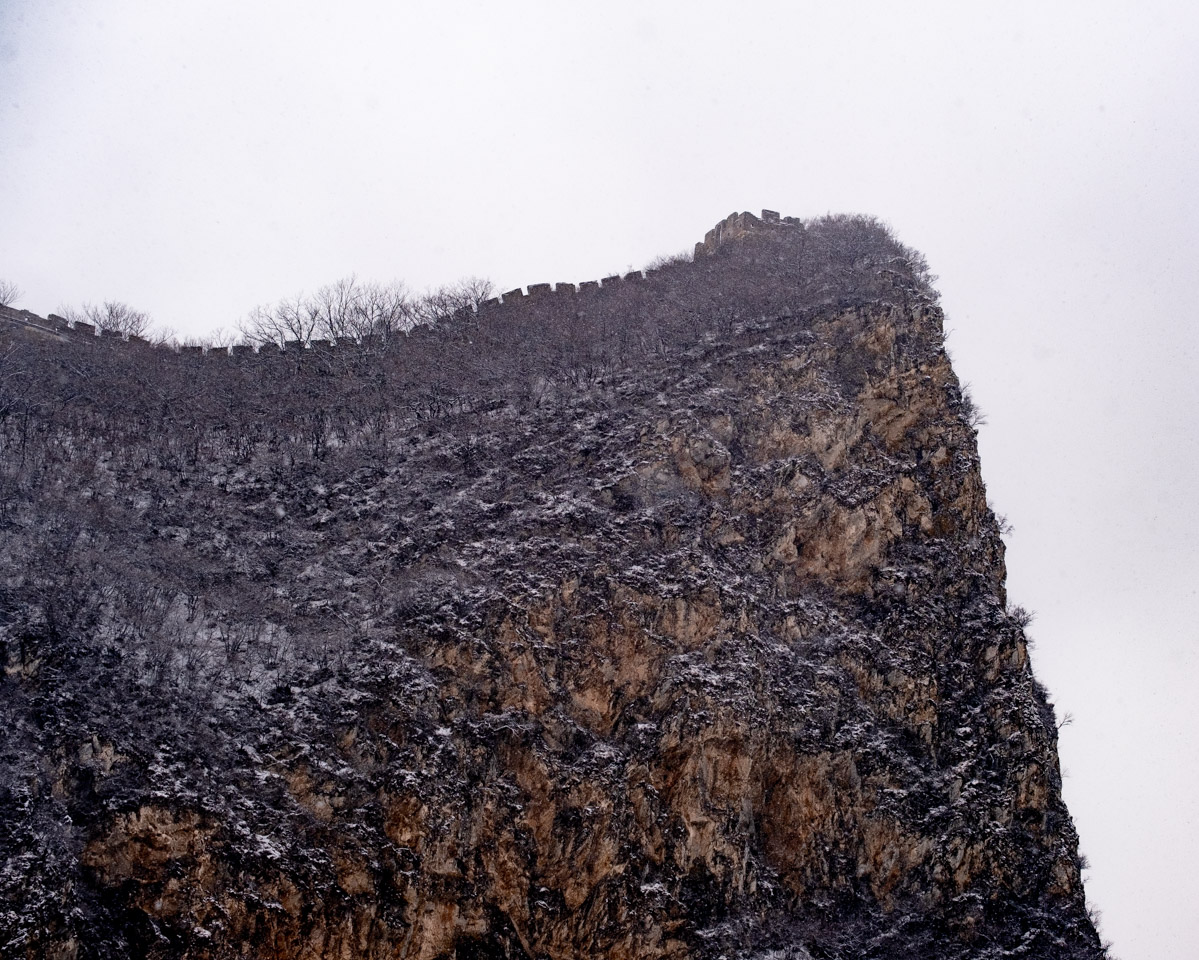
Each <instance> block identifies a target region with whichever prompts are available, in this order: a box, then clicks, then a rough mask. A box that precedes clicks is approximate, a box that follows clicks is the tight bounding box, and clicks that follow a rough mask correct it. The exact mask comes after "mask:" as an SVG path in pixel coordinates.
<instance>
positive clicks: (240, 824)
mask: <svg viewBox="0 0 1199 960" xmlns="http://www.w3.org/2000/svg"><path fill="white" fill-rule="evenodd" d="M610 281H614V282H606V283H605V284H604V285H603V287H597V288H596V289H595V290H592V291H590V293H588V290H587V289H586V288H582V289H580V290H578V291H577V292H576V291H574V290H573V288H571V290H570V291H569V296H567V293H568V292H567V291H565V290H562V289H559V290H552V291H551V290H549V289H548V288H547V289H545V290H542V289H540V288H530V291H529V293H528V294H527V295H525V294H524V293H523V292H519V291H514V292H513V293H512V294H510V295H506V296H505V298H504V303H502V304H500V303H491V304H485V305H483V306H481V307H480V309H479V311H478V313H477V314H474V313H471V314H470V315H469V316H466V315H460V316H457V317H455V318H452V319H450V320H447V321H446V323H445V324H444V327H443V328H441V329H438V330H434V331H416V332H414V333H413V334H412V335H411V337H410V338H409V340H408V341H407V342H406V343H405V344H404V345H403V346H402V348H399V349H402V350H406V351H408V352H407V353H406V354H404V356H409V357H410V356H418V357H424V358H427V357H429V356H434V357H441V358H451V357H453V358H458V359H456V360H455V361H454V363H456V364H460V366H458V367H454V369H456V370H458V371H459V372H458V373H457V374H454V375H453V376H451V377H450V380H451V382H449V383H445V382H441V381H437V380H432V379H428V380H424V381H421V382H419V383H418V382H416V381H415V380H410V379H406V376H407V375H406V374H403V375H402V374H401V373H397V372H396V371H397V370H400V369H401V368H402V364H403V363H404V362H406V361H404V360H403V359H402V358H400V359H396V354H394V353H389V352H386V351H384V352H382V353H380V354H378V355H376V354H375V353H373V352H371V351H368V350H366V349H365V346H358V347H352V345H348V344H347V345H344V350H343V352H342V354H340V355H339V354H338V352H337V349H336V348H334V349H332V350H331V351H324V352H321V351H318V350H312V349H308V350H299V351H295V350H293V351H292V353H290V354H288V353H287V352H286V351H285V352H283V353H282V354H279V355H278V356H275V355H273V354H272V356H271V357H269V358H262V357H255V358H246V357H243V361H242V365H241V366H238V363H239V361H237V360H236V358H234V357H229V358H226V359H223V360H211V359H207V358H205V359H198V358H194V357H187V356H176V355H174V354H171V355H170V356H163V355H161V351H150V350H148V349H146V348H140V347H136V346H133V345H130V344H127V343H123V344H120V345H114V344H111V343H103V342H102V341H101V339H100V338H88V340H87V342H80V341H79V339H78V337H75V336H73V335H72V334H71V332H69V331H66V332H63V331H60V332H59V334H58V335H59V336H61V337H63V338H64V340H65V342H59V341H58V340H57V339H53V338H47V337H46V336H44V335H41V334H39V335H38V337H37V338H36V339H33V338H30V337H29V336H26V335H25V334H23V333H21V332H19V331H17V329H16V327H14V328H13V330H12V331H10V332H9V333H8V334H7V335H8V336H9V338H10V349H9V353H8V354H7V356H8V357H9V361H8V362H9V365H10V366H9V368H8V369H9V370H10V371H11V376H10V377H9V379H8V380H6V381H5V382H6V383H9V384H18V385H20V386H19V389H17V388H12V387H10V388H9V394H8V395H7V399H6V400H5V405H4V412H5V419H4V426H5V434H4V436H5V440H4V453H3V457H4V459H3V464H4V483H5V485H6V487H5V493H6V498H5V503H6V507H5V513H4V517H3V522H4V524H5V535H4V538H3V547H2V548H0V549H2V553H0V564H2V567H0V569H2V571H3V576H4V595H3V605H2V607H0V613H2V617H3V621H2V622H3V633H2V634H0V636H2V637H3V642H4V646H5V650H4V653H5V656H6V660H7V668H6V675H5V678H4V680H3V687H4V689H3V691H2V692H3V697H2V702H3V705H4V706H3V710H4V718H3V720H4V734H3V736H4V741H3V755H2V757H0V763H2V764H3V767H2V768H0V769H2V771H3V780H2V781H0V782H2V783H3V787H2V788H0V789H3V791H4V793H3V796H2V797H0V799H2V801H3V810H4V811H5V812H4V814H3V823H2V828H0V829H2V833H0V845H2V846H0V849H2V850H3V853H4V856H5V867H4V873H3V875H2V876H0V887H2V888H3V894H4V895H3V900H4V902H6V903H8V904H10V906H9V907H7V908H3V911H2V912H0V944H3V953H4V955H5V956H9V955H11V956H27V957H43V956H46V957H112V956H138V957H142V956H150V957H183V956H186V957H212V958H217V957H226V956H244V955H251V956H256V957H264V958H280V960H282V958H301V957H302V958H332V957H347V958H348V957H363V958H382V957H404V958H413V960H435V958H441V957H449V956H455V957H459V958H463V960H466V958H493V957H530V958H532V957H550V958H565V957H576V956H596V957H600V956H602V957H614V958H617V957H619V958H646V960H648V958H657V957H679V958H681V957H718V956H735V955H758V954H764V953H766V952H767V951H777V950H784V951H787V952H788V953H789V954H790V955H792V956H797V957H804V956H810V957H842V958H850V957H855V958H856V957H904V956H911V957H967V956H969V957H999V956H1009V955H1010V956H1035V957H1098V956H1100V955H1101V950H1100V947H1099V944H1098V940H1097V938H1096V936H1095V932H1094V929H1093V927H1092V925H1091V923H1090V921H1089V919H1088V917H1087V914H1086V909H1085V903H1084V896H1083V890H1082V887H1081V883H1080V879H1079V868H1078V860H1077V839H1076V837H1075V834H1074V831H1073V827H1072V825H1071V822H1070V818H1069V816H1068V814H1067V811H1066V809H1065V807H1064V806H1063V804H1062V801H1061V797H1060V776H1059V772H1058V762H1057V756H1056V728H1055V724H1054V719H1053V714H1052V708H1051V707H1050V706H1049V705H1048V703H1047V702H1046V698H1045V693H1044V691H1043V690H1042V689H1041V688H1040V687H1039V686H1038V684H1037V683H1036V681H1035V679H1034V677H1033V675H1032V673H1031V670H1030V667H1029V663H1028V656H1027V651H1026V647H1025V641H1024V637H1023V634H1022V631H1021V627H1020V623H1019V620H1018V618H1016V617H1014V616H1013V615H1012V614H1010V613H1009V612H1008V610H1007V606H1006V598H1005V594H1004V565H1003V545H1002V542H1001V540H1000V538H999V532H998V529H997V525H996V520H995V517H994V515H993V514H992V513H991V511H990V510H989V508H988V506H987V503H986V497H985V492H984V488H983V484H982V480H981V477H980V473H979V464H978V457H977V450H976V446H975V436H974V431H973V428H972V426H971V425H970V422H969V416H968V414H969V410H968V404H967V403H965V402H964V401H963V398H962V396H961V392H960V389H959V386H958V383H957V381H956V378H955V377H954V374H953V371H952V369H951V367H950V363H949V360H948V357H947V355H946V353H945V351H944V348H943V343H942V316H941V313H940V310H939V308H938V307H937V306H936V303H935V300H934V299H933V297H934V295H933V293H932V291H931V290H930V289H929V288H928V284H927V276H926V273H925V272H924V271H923V267H922V264H921V263H920V262H919V260H918V258H917V257H915V256H914V255H913V254H912V253H911V251H906V250H904V249H903V248H902V247H900V246H899V245H898V244H896V243H895V242H894V241H893V240H891V239H890V238H889V236H887V235H885V233H884V234H880V233H879V231H878V229H877V227H876V226H875V225H871V224H869V223H867V222H841V223H829V222H823V223H820V222H818V223H812V224H803V223H800V222H798V221H790V220H788V221H781V220H779V219H778V218H775V217H773V216H771V215H769V214H766V215H764V217H763V218H762V219H758V218H754V217H751V216H749V215H747V214H742V215H736V216H734V217H730V218H729V219H727V220H726V221H724V222H722V224H721V225H720V226H719V227H718V229H717V230H716V231H713V233H711V234H709V236H708V238H707V239H706V240H705V242H704V243H703V244H701V245H699V247H698V248H697V252H696V258H695V261H694V262H693V263H679V264H675V265H673V266H669V267H667V268H665V269H664V270H662V271H659V272H657V273H655V274H653V275H651V276H648V277H646V278H627V279H626V280H624V281H615V278H610ZM605 290H607V291H609V292H608V293H605V292H604V291H605ZM630 291H634V292H630ZM587 296H591V297H592V299H590V300H586V299H585V298H586V297H587ZM604 297H606V298H607V299H604ZM587 304H590V306H588V305H587ZM663 304H669V306H670V309H669V310H666V309H665V308H664V307H662V305H663ZM35 320H36V318H35ZM24 322H25V323H26V324H28V323H29V322H32V321H29V319H28V318H25V320H24ZM35 325H36V324H35ZM668 327H669V333H662V331H664V330H666V329H667V328H668ZM651 333H652V334H653V335H652V336H650V334H651ZM614 343H615V344H618V346H615V347H614V346H612V344H614ZM484 344H486V349H481V346H482V345H484ZM497 345H498V346H497ZM505 345H506V346H505ZM106 350H107V351H108V353H104V352H103V351H106ZM505 350H507V352H505ZM479 353H481V354H482V355H483V356H484V357H485V360H481V361H477V362H476V365H475V366H469V363H468V360H469V358H470V357H471V355H472V354H479ZM318 355H319V356H318ZM339 356H340V357H341V358H342V359H338V357H339ZM346 357H352V358H353V359H352V361H351V360H347V359H345V358H346ZM463 357H466V358H468V359H462V358H463ZM289 358H290V359H289ZM251 361H253V362H254V363H255V364H256V365H255V366H250V367H247V366H245V364H248V363H250V362H251ZM420 362H421V363H422V364H423V363H424V360H421V361H420ZM445 362H446V364H447V366H450V364H449V361H448V360H446V361H445ZM397 364H398V365H399V366H397ZM404 369H406V368H404ZM422 369H423V366H422ZM214 371H215V372H214ZM489 378H494V380H491V379H489ZM382 382H385V383H386V384H387V386H386V389H382V388H381V389H380V390H378V396H379V397H387V396H391V395H392V394H396V395H398V394H402V395H403V396H404V397H409V398H413V399H411V402H410V403H407V405H403V404H402V405H400V406H399V407H394V408H393V407H392V406H387V405H384V406H374V407H371V406H369V404H368V403H367V401H366V400H365V399H363V398H364V397H367V396H368V394H369V390H368V388H369V386H370V385H371V384H377V383H382ZM463 384H470V388H469V389H465V388H464V387H463V386H462V385H463ZM214 385H216V386H215V387H214ZM220 385H224V387H223V390H222V389H220ZM189 390H194V391H196V392H195V393H194V395H193V394H189V393H188V392H187V391H189ZM39 391H40V392H39ZM114 392H115V394H114ZM114 395H118V396H120V397H121V400H120V401H114V400H113V396H114ZM369 395H370V396H374V395H375V394H369ZM297 396H299V397H302V398H304V399H303V404H302V405H300V406H298V407H296V409H295V410H293V411H292V412H291V413H288V414H286V415H284V414H282V413H278V410H282V409H283V407H284V406H285V405H286V403H290V402H292V400H291V398H294V397H297ZM347 396H353V397H354V398H356V400H355V403H358V404H361V405H362V406H360V407H354V406H353V405H352V404H348V403H346V402H345V398H346V397H347ZM447 397H449V398H450V399H446V398H447ZM188 398H190V399H188ZM280 398H282V399H280ZM430 398H433V399H434V400H436V402H433V400H431V399H430ZM181 400H185V401H186V402H184V403H181ZM379 403H380V404H384V400H382V399H380V400H379ZM344 408H349V410H350V412H348V413H347V412H345V409H344ZM289 409H290V408H289ZM380 410H383V411H385V413H386V415H384V414H383V413H380ZM247 411H253V414H252V415H248V414H247ZM314 411H315V412H319V414H320V415H319V416H317V415H316V413H315V412H314ZM155 416H158V417H159V418H160V419H158V420H155V419H154V418H155ZM339 424H340V425H341V426H340V427H339V426H338V425H339ZM318 429H319V431H320V435H319V436H318V435H317V433H316V432H314V431H317V430H318Z"/></svg>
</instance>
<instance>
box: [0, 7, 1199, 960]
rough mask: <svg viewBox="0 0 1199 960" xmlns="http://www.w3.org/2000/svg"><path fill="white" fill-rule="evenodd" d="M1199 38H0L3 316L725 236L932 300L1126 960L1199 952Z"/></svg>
mask: <svg viewBox="0 0 1199 960" xmlns="http://www.w3.org/2000/svg"><path fill="white" fill-rule="evenodd" d="M1196 9H1197V8H1196V6H1195V5H1194V4H1193V3H1183V2H1176V3H1162V2H1151V0H1141V2H1137V3H1105V2H1096V0H1090V2H1085V3H1083V2H1059V3H1053V2H1050V0H1041V2H1038V3H1027V4H1025V3H1005V4H988V5H985V7H984V5H981V4H966V3H961V2H952V3H896V2H888V3H854V2H841V3H828V2H822V3H805V2H786V3H783V2H779V3H773V4H766V3H757V4H755V3H741V4H732V3H728V2H722V3H719V4H716V3H703V2H695V0H692V2H687V3H669V4H667V3H653V2H646V0H642V2H638V3H625V2H612V0H608V2H605V3H594V4H587V5H585V6H584V5H582V4H577V5H576V4H563V3H549V2H546V3H532V2H524V3H519V2H510V3H505V4H497V3H456V2H447V0H439V2H434V3H406V2H377V3H372V2H352V0H351V2H347V0H342V2H340V3H336V4H335V3H329V2H328V0H324V2H321V3H310V2H304V0H287V2H247V0H236V2H232V0H204V2H199V0H172V2H169V3H164V2H161V0H155V2H138V0H90V2H71V0H0V278H6V279H9V280H12V281H14V282H16V283H17V284H19V285H20V286H21V287H22V288H23V290H24V291H25V295H24V297H23V299H22V300H21V302H20V303H19V305H20V306H24V307H26V308H28V309H31V310H33V311H35V312H37V313H41V314H43V315H44V314H45V313H47V312H50V311H53V310H55V309H56V308H58V307H60V306H64V305H78V304H79V303H81V302H83V301H93V302H94V301H99V300H104V299H117V300H123V301H126V302H128V303H130V304H132V305H134V306H136V307H139V308H142V309H145V310H147V311H149V312H150V313H152V314H153V316H154V317H155V319H156V320H157V321H159V322H160V323H161V324H164V325H166V326H169V327H173V328H174V329H175V330H176V331H177V332H178V333H179V335H181V336H196V335H201V334H206V333H211V332H212V331H214V330H215V329H217V328H219V327H224V328H226V329H231V328H233V327H234V326H235V325H236V323H237V321H238V319H239V318H240V317H242V316H243V315H244V314H245V313H246V312H247V311H248V310H249V309H250V308H251V307H253V306H255V305H256V304H260V303H265V302H268V301H273V300H276V299H278V298H280V297H282V296H285V295H290V294H294V293H298V292H300V291H303V290H311V289H313V288H315V287H317V286H319V285H321V284H322V283H325V282H328V281H331V280H334V279H336V278H338V277H341V276H344V275H346V274H349V273H351V272H356V273H357V274H358V275H359V276H360V277H363V278H370V279H378V280H391V279H402V280H405V281H407V282H408V283H409V284H410V285H412V286H413V287H415V288H418V289H419V288H422V287H426V286H430V285H434V284H438V283H442V282H447V281H451V280H454V279H456V278H458V277H460V276H463V275H466V274H475V275H481V276H486V277H489V278H491V279H492V280H493V281H495V283H496V284H497V286H498V287H499V288H500V289H509V288H511V287H515V286H518V285H527V284H529V283H537V282H543V281H565V280H572V281H580V280H589V279H595V278H597V277H600V276H603V275H605V274H608V273H612V272H614V271H616V270H621V269H624V268H627V267H629V266H641V265H643V264H644V263H645V262H646V261H648V260H650V259H651V258H653V257H654V256H656V255H658V254H663V253H673V252H676V251H679V250H682V249H685V248H690V246H691V245H692V244H693V243H694V242H695V241H696V240H698V239H700V238H702V236H703V234H704V232H705V231H706V230H707V229H709V228H710V227H711V226H712V225H713V224H714V223H715V222H716V221H717V220H718V219H720V218H722V217H724V216H725V215H726V214H728V213H730V212H732V211H734V210H752V211H755V212H756V211H758V210H760V209H761V208H763V207H769V208H771V209H775V210H779V211H781V212H782V213H783V214H785V215H796V216H812V215H817V214H822V213H826V212H830V211H833V212H863V213H871V214H875V215H877V216H879V217H881V218H883V219H885V220H887V221H888V222H889V223H891V225H892V226H893V227H894V228H895V229H896V231H897V232H898V234H899V235H900V237H901V238H902V239H903V240H904V241H905V242H907V243H909V244H911V245H913V246H915V247H917V248H919V249H920V250H922V251H923V252H924V253H925V254H926V255H927V256H928V259H929V261H930V263H931V265H932V267H933V270H934V271H935V272H936V273H938V274H939V275H940V277H941V280H940V284H939V285H940V288H941V290H942V292H943V294H944V305H945V308H946V311H947V314H948V317H949V320H948V326H949V327H950V328H951V329H952V331H953V332H952V334H951V336H950V340H949V345H950V349H951V351H952V353H953V356H954V361H955V366H956V368H957V370H958V372H959V375H960V376H961V377H962V379H963V380H966V381H969V382H970V383H971V389H972V392H973V394H974V397H975V399H976V401H977V402H978V403H979V405H980V406H981V408H982V409H983V411H984V412H985V413H986V414H987V415H988V417H989V421H988V423H987V424H986V425H985V426H984V427H983V428H982V430H981V447H982V455H983V473H984V478H985V479H986V481H987V486H988V491H989V494H990V497H991V500H992V502H993V504H994V506H995V508H996V509H997V510H998V511H999V512H1001V513H1003V514H1005V515H1006V516H1007V518H1008V519H1009V520H1010V521H1011V523H1012V524H1013V525H1014V528H1015V530H1014V533H1013V534H1011V535H1010V536H1009V537H1008V538H1007V539H1008V544H1009V552H1008V568H1009V584H1010V591H1011V595H1012V600H1013V602H1015V603H1019V604H1022V605H1024V606H1027V607H1029V608H1030V609H1032V610H1034V611H1035V612H1036V613H1037V614H1038V618H1037V620H1036V622H1035V623H1034V625H1033V627H1032V634H1033V636H1034V637H1035V639H1036V645H1035V647H1034V651H1033V656H1034V667H1035V669H1036V671H1037V673H1038V675H1039V676H1040V677H1041V678H1042V680H1043V681H1044V682H1045V683H1046V685H1047V686H1048V687H1049V689H1050V691H1051V694H1052V695H1053V697H1054V699H1055V701H1056V703H1057V708H1058V713H1059V716H1062V715H1064V714H1066V713H1069V714H1071V715H1072V716H1073V718H1074V720H1073V722H1072V723H1071V724H1070V725H1068V726H1066V727H1064V728H1063V730H1062V735H1061V755H1062V763H1063V766H1064V768H1065V771H1066V774H1067V779H1066V781H1065V791H1066V800H1067V803H1068V805H1069V807H1070V810H1071V812H1072V813H1073V815H1074V818H1075V822H1076V824H1077V826H1078V829H1079V833H1080V835H1081V838H1082V849H1083V851H1084V853H1085V854H1086V855H1087V856H1088V857H1089V858H1090V861H1091V864H1092V866H1091V870H1090V871H1089V873H1088V874H1087V889H1088V898H1089V900H1090V902H1091V903H1092V904H1093V905H1095V906H1097V907H1098V908H1099V909H1100V910H1101V911H1102V913H1103V920H1102V926H1101V930H1102V933H1103V935H1104V936H1105V937H1107V938H1109V939H1110V940H1111V941H1112V942H1113V945H1114V949H1115V954H1116V955H1117V956H1119V957H1120V958H1122V960H1139V958H1144V960H1150V958H1164V957H1183V956H1187V955H1191V954H1192V953H1193V951H1194V949H1195V947H1194V945H1195V943H1196V942H1199V910H1196V909H1195V902H1196V893H1197V891H1196V883H1195V880H1194V877H1195V874H1196V870H1197V869H1199V830H1197V829H1196V827H1197V822H1196V821H1197V814H1199V743H1197V740H1196V725H1197V720H1199V710H1197V708H1196V706H1195V705H1194V701H1195V700H1196V696H1195V694H1196V691H1199V659H1197V657H1196V639H1197V636H1196V634H1197V633H1199V626H1197V625H1199V595H1197V593H1196V591H1197V589H1199V556H1197V554H1199V546H1197V544H1199V509H1197V507H1196V496H1195V484H1194V483H1193V480H1192V478H1193V473H1194V470H1195V468H1196V464H1197V459H1199V456H1197V454H1199V450H1197V443H1196V438H1197V428H1196V421H1195V412H1196V411H1197V410H1199V386H1197V380H1199V378H1197V377H1196V373H1197V372H1199V363H1197V360H1199V325H1197V324H1196V322H1195V312H1196V304H1199V206H1197V192H1196V185H1195V177H1196V173H1197V171H1199V140H1197V134H1199V123H1197V119H1199V107H1197V106H1196V103H1197V94H1199V52H1197V51H1199V35H1197V34H1199V29H1197V25H1199V13H1196V12H1195V11H1196Z"/></svg>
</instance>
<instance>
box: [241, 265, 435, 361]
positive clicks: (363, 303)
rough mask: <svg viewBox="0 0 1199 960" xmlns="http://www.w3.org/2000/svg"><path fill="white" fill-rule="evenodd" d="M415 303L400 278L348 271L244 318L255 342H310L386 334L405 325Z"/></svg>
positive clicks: (244, 332)
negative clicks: (366, 278) (385, 280)
mask: <svg viewBox="0 0 1199 960" xmlns="http://www.w3.org/2000/svg"><path fill="white" fill-rule="evenodd" d="M414 322H416V321H415V318H414V305H413V301H412V298H411V297H410V296H409V294H408V292H407V290H406V289H405V287H404V285H403V284H401V283H398V282H396V283H390V284H379V283H373V282H363V281H360V280H358V278H357V277H355V276H353V275H351V276H348V277H344V278H342V279H341V280H338V281H336V282H334V283H330V284H328V285H326V286H323V287H321V288H320V289H319V290H317V291H316V293H314V294H311V295H305V294H300V295H297V296H295V297H291V298H289V299H286V300H280V301H279V302H278V303H276V304H273V305H268V306H262V307H257V308H255V309H254V310H253V311H251V312H250V314H249V315H248V316H247V317H246V318H245V320H243V321H242V323H241V324H240V329H241V333H242V335H243V336H244V337H245V338H246V340H247V341H249V342H251V343H257V344H267V343H275V344H280V345H281V344H284V343H286V342H288V341H300V342H302V343H308V342H309V341H311V340H315V339H325V340H361V339H363V338H365V337H368V336H377V337H382V338H388V337H390V336H392V335H394V334H396V333H400V332H403V331H406V330H407V329H409V328H410V327H411V326H412V325H413V323H414Z"/></svg>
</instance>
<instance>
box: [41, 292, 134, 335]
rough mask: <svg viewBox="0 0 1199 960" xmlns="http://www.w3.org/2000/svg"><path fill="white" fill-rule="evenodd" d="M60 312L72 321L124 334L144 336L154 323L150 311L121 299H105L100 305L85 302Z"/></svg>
mask: <svg viewBox="0 0 1199 960" xmlns="http://www.w3.org/2000/svg"><path fill="white" fill-rule="evenodd" d="M59 313H61V314H62V315H63V317H64V318H65V319H67V320H70V321H71V322H72V323H76V322H80V321H82V322H83V323H90V324H91V325H92V326H94V327H96V328H98V329H100V330H111V331H113V332H114V333H119V334H121V335H122V336H134V337H144V336H146V335H147V334H148V333H149V332H150V326H151V323H152V321H151V319H150V315H149V314H148V313H146V312H145V311H143V310H135V309H134V308H133V307H131V306H129V304H127V303H121V302H120V301H119V300H105V301H104V303H102V304H100V305H99V306H95V305H94V304H90V303H85V304H84V305H83V306H82V307H81V308H79V309H78V310H76V309H75V308H74V307H60V308H59Z"/></svg>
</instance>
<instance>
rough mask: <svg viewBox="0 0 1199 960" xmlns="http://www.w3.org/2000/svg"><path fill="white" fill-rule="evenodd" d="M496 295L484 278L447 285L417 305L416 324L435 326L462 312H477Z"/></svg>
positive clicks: (428, 295) (415, 310)
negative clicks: (484, 302)
mask: <svg viewBox="0 0 1199 960" xmlns="http://www.w3.org/2000/svg"><path fill="white" fill-rule="evenodd" d="M494 295H495V287H494V286H493V285H492V283H491V281H490V280H485V279H483V278H482V277H465V278H463V279H462V280H459V281H457V282H456V283H450V284H446V285H445V286H442V287H438V288H437V289H435V290H432V291H430V292H429V293H426V294H425V295H424V296H423V297H421V298H420V299H419V300H418V301H417V302H416V305H415V309H414V311H413V314H414V319H415V322H416V323H418V324H428V325H430V326H435V325H436V324H438V323H443V322H445V321H446V320H448V319H449V318H450V317H452V316H454V314H456V313H458V312H459V311H460V310H475V309H478V307H479V304H481V303H483V301H485V300H487V299H489V298H491V297H492V296H494Z"/></svg>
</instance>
